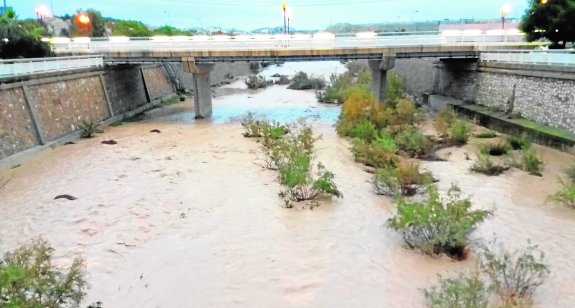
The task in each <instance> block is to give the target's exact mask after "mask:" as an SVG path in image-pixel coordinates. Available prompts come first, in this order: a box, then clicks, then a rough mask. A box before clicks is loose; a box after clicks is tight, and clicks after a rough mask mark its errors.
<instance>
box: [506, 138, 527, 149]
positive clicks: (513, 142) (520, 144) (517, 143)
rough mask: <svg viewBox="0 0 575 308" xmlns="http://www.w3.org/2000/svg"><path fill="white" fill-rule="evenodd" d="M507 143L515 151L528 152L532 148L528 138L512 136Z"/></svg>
mask: <svg viewBox="0 0 575 308" xmlns="http://www.w3.org/2000/svg"><path fill="white" fill-rule="evenodd" d="M507 143H509V145H510V146H511V148H513V150H526V149H529V148H530V147H531V141H529V139H527V137H526V136H524V135H523V136H510V137H508V138H507Z"/></svg>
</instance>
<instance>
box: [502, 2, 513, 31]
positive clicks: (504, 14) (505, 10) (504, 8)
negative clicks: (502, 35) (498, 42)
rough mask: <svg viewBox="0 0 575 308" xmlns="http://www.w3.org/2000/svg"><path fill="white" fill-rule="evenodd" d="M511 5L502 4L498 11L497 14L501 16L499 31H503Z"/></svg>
mask: <svg viewBox="0 0 575 308" xmlns="http://www.w3.org/2000/svg"><path fill="white" fill-rule="evenodd" d="M511 9H512V7H511V4H504V5H503V6H502V7H501V9H499V14H500V15H501V30H505V17H507V15H509V13H510V12H511Z"/></svg>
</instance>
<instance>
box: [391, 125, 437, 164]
mask: <svg viewBox="0 0 575 308" xmlns="http://www.w3.org/2000/svg"><path fill="white" fill-rule="evenodd" d="M395 143H396V144H397V148H398V149H399V151H401V152H404V153H406V154H407V155H409V156H410V157H421V156H424V155H425V154H427V153H428V152H429V150H430V149H431V147H432V144H431V142H430V141H429V139H427V137H425V136H424V135H423V134H422V133H421V132H419V131H418V130H417V129H415V128H414V127H409V128H407V129H403V130H401V131H399V132H398V133H397V135H395Z"/></svg>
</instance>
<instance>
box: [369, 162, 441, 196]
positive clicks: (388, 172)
mask: <svg viewBox="0 0 575 308" xmlns="http://www.w3.org/2000/svg"><path fill="white" fill-rule="evenodd" d="M432 180H433V179H432V176H431V174H429V173H420V172H419V163H418V162H417V161H415V160H410V159H403V160H400V161H399V162H398V163H397V166H386V167H383V168H380V169H377V171H376V172H375V174H374V176H373V180H372V184H373V189H374V191H375V193H376V194H378V195H388V196H398V195H403V196H413V195H415V194H416V193H417V190H418V189H419V187H420V186H421V185H423V184H429V183H431V182H432Z"/></svg>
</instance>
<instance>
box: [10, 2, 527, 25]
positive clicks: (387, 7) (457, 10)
mask: <svg viewBox="0 0 575 308" xmlns="http://www.w3.org/2000/svg"><path fill="white" fill-rule="evenodd" d="M6 1H7V4H8V6H12V7H14V9H15V10H16V13H17V14H18V15H19V16H20V18H28V17H35V13H34V9H35V8H36V7H37V6H39V5H41V4H46V5H47V6H49V7H50V6H52V7H53V9H54V12H55V14H56V15H64V14H66V13H68V14H72V13H74V12H75V11H76V10H77V9H87V8H94V9H97V10H100V11H101V12H102V13H103V14H104V16H109V17H115V18H120V19H136V20H141V21H143V22H145V23H146V24H149V25H155V26H160V25H164V24H170V23H171V24H172V25H174V26H177V27H181V28H190V27H196V26H200V27H208V26H217V27H223V28H226V29H227V28H237V29H243V30H252V29H254V28H259V27H268V26H280V25H282V23H283V19H282V10H281V0H252V1H250V0H245V1H239V0H77V1H71V0H6ZM0 3H1V2H0ZM287 3H288V6H290V7H291V8H292V11H293V17H292V22H291V24H292V25H293V27H294V28H298V29H323V28H325V27H326V26H328V25H329V24H331V23H338V22H349V23H380V22H397V21H401V22H411V20H412V19H414V20H416V21H423V20H439V19H446V18H448V19H460V18H476V19H477V18H480V19H485V18H498V17H499V9H500V8H501V6H503V5H504V4H506V3H508V4H511V6H512V7H513V10H512V12H511V13H510V14H509V17H521V15H522V14H523V12H524V11H525V9H526V7H527V3H528V0H504V1H501V0H472V1H470V0H379V1H377V0H291V1H287Z"/></svg>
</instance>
